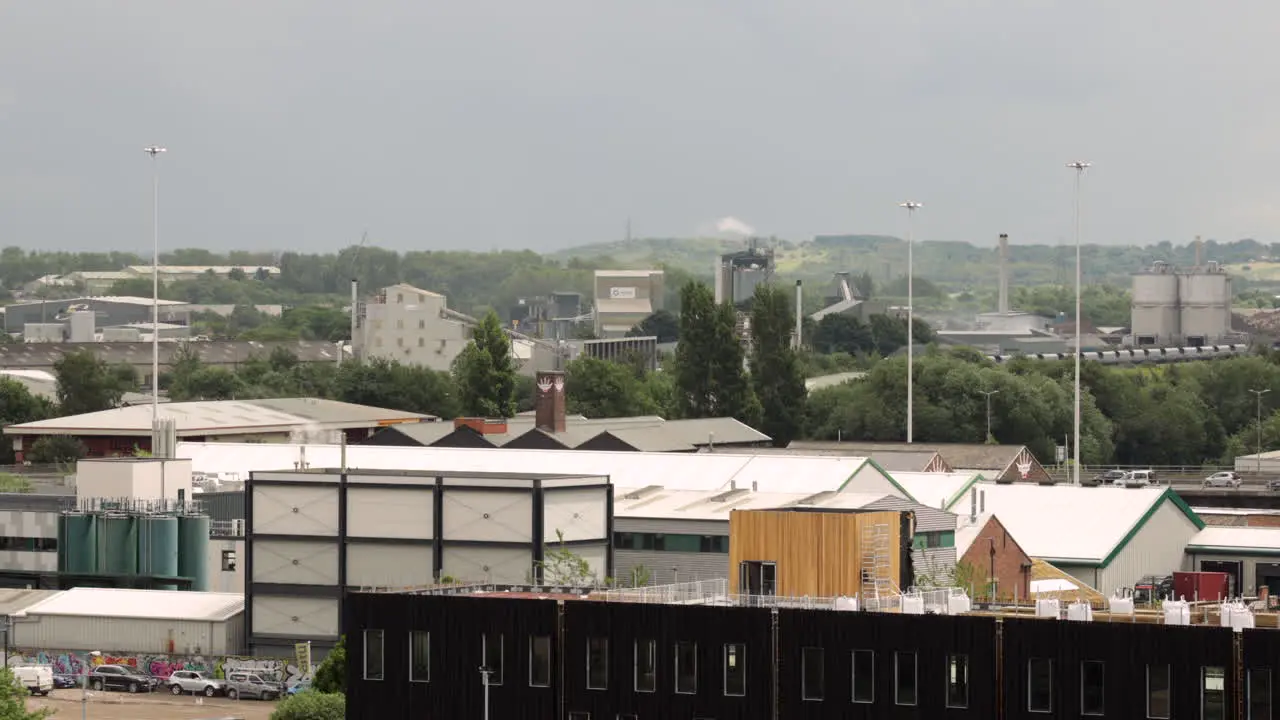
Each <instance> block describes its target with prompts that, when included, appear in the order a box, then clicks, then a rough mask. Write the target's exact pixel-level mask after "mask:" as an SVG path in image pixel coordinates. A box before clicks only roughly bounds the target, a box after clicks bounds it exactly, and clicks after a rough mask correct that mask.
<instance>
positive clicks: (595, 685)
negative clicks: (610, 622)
mask: <svg viewBox="0 0 1280 720" xmlns="http://www.w3.org/2000/svg"><path fill="white" fill-rule="evenodd" d="M587 689H588V690H608V689H609V638H605V637H591V638H587Z"/></svg>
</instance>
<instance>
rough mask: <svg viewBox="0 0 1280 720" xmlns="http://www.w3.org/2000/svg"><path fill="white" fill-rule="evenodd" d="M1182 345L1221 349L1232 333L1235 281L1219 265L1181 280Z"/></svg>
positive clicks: (1192, 273) (1200, 269) (1208, 267)
mask: <svg viewBox="0 0 1280 720" xmlns="http://www.w3.org/2000/svg"><path fill="white" fill-rule="evenodd" d="M1178 279H1179V296H1180V297H1181V300H1182V312H1181V325H1182V338H1183V340H1182V342H1183V343H1184V344H1186V345H1188V346H1203V345H1218V344H1221V343H1223V342H1224V338H1225V337H1226V336H1227V334H1228V333H1230V332H1231V299H1232V292H1231V277H1230V276H1229V275H1227V274H1226V272H1224V271H1223V270H1222V267H1221V266H1219V265H1218V263H1216V262H1210V263H1209V264H1208V265H1207V266H1206V267H1204V268H1196V269H1195V270H1193V271H1189V272H1187V273H1185V274H1183V275H1180V276H1179V278H1178Z"/></svg>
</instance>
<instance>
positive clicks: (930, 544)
mask: <svg viewBox="0 0 1280 720" xmlns="http://www.w3.org/2000/svg"><path fill="white" fill-rule="evenodd" d="M955 544H956V534H955V531H952V530H935V531H933V532H923V533H917V534H916V535H915V537H913V538H912V542H911V545H912V547H914V548H915V549H917V550H923V549H925V548H947V547H955Z"/></svg>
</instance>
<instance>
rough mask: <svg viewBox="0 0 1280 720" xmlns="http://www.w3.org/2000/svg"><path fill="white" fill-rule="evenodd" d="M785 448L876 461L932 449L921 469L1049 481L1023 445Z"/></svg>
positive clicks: (823, 443)
mask: <svg viewBox="0 0 1280 720" xmlns="http://www.w3.org/2000/svg"><path fill="white" fill-rule="evenodd" d="M787 449H788V450H791V451H795V452H801V453H807V452H821V453H823V454H840V453H844V454H848V455H855V456H859V457H872V458H875V459H876V460H877V461H879V460H880V459H881V458H884V457H885V456H886V455H887V454H894V453H912V454H913V455H912V457H913V458H918V457H920V456H919V455H918V453H922V452H930V453H936V455H937V459H936V460H933V461H930V462H929V464H928V465H927V466H926V467H924V468H923V469H922V470H923V471H925V472H962V471H974V472H981V473H982V475H983V476H984V478H985V479H987V480H991V481H993V482H1050V481H1052V476H1051V475H1049V472H1048V471H1047V470H1045V469H1044V466H1043V465H1041V464H1040V461H1039V460H1038V459H1036V456H1035V454H1034V453H1032V452H1031V450H1030V449H1029V448H1027V446H1026V445H989V444H985V443H912V444H907V443H901V442H876V441H871V442H848V441H838V442H833V441H830V440H794V441H792V442H791V443H790V444H789V445H787ZM931 499H932V498H931Z"/></svg>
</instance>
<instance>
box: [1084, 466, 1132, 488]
mask: <svg viewBox="0 0 1280 720" xmlns="http://www.w3.org/2000/svg"><path fill="white" fill-rule="evenodd" d="M1123 477H1124V471H1123V470H1104V471H1102V472H1100V473H1098V474H1097V475H1094V476H1093V477H1092V478H1084V479H1082V481H1081V484H1083V485H1091V486H1095V487H1096V486H1098V485H1114V484H1115V483H1116V481H1117V480H1119V479H1121V478H1123Z"/></svg>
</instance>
